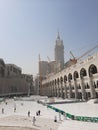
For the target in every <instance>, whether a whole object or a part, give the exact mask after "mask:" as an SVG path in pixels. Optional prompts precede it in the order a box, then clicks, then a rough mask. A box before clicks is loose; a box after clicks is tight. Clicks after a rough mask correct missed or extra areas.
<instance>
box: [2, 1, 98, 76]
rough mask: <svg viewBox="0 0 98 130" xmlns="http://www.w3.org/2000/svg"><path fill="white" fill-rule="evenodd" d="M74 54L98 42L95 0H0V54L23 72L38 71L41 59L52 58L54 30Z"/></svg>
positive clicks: (67, 49)
mask: <svg viewBox="0 0 98 130" xmlns="http://www.w3.org/2000/svg"><path fill="white" fill-rule="evenodd" d="M58 30H59V32H60V37H61V39H62V40H63V43H64V47H65V50H64V51H65V52H64V56H65V62H66V60H67V59H68V58H70V54H69V51H70V50H71V51H72V52H73V54H74V55H75V56H76V57H78V56H80V55H82V53H84V52H85V51H87V50H89V49H90V48H92V47H93V46H95V45H96V44H98V0H0V58H3V59H4V61H5V63H12V64H16V65H17V66H19V67H21V68H22V72H23V73H27V74H33V75H36V74H37V73H38V60H39V58H38V55H39V54H40V56H41V60H48V59H47V56H49V58H50V59H51V60H54V46H55V40H56V35H57V31H58Z"/></svg>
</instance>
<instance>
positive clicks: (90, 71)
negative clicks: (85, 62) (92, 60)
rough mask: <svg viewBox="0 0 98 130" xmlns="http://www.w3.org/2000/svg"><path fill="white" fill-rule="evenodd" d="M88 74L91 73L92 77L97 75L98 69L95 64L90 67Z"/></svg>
mask: <svg viewBox="0 0 98 130" xmlns="http://www.w3.org/2000/svg"><path fill="white" fill-rule="evenodd" d="M88 72H89V76H91V75H92V74H96V73H97V67H96V66H95V65H94V64H91V65H90V66H89V69H88Z"/></svg>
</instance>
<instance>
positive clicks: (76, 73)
mask: <svg viewBox="0 0 98 130" xmlns="http://www.w3.org/2000/svg"><path fill="white" fill-rule="evenodd" d="M76 78H79V75H78V72H77V71H75V72H74V79H76Z"/></svg>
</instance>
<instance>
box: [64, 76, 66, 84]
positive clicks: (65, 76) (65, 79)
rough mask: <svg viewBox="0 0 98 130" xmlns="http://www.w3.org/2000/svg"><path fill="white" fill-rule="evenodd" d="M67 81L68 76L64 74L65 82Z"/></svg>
mask: <svg viewBox="0 0 98 130" xmlns="http://www.w3.org/2000/svg"><path fill="white" fill-rule="evenodd" d="M66 81H67V76H66V75H64V82H65V83H66Z"/></svg>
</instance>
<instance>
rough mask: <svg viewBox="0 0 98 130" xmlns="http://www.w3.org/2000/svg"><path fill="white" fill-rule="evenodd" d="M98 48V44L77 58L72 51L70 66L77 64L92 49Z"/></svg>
mask: <svg viewBox="0 0 98 130" xmlns="http://www.w3.org/2000/svg"><path fill="white" fill-rule="evenodd" d="M96 48H98V45H96V46H94V47H93V48H91V49H90V50H88V51H86V52H85V53H83V54H82V55H81V56H80V57H78V58H75V56H74V55H73V53H72V52H71V51H70V54H71V56H72V59H70V61H69V62H68V66H70V65H73V64H76V63H77V61H78V60H80V59H81V58H82V57H84V56H86V55H87V54H88V53H90V52H91V51H93V50H94V49H96Z"/></svg>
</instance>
